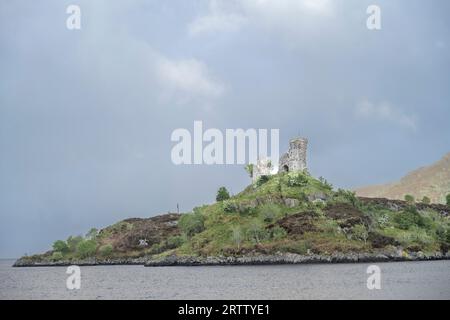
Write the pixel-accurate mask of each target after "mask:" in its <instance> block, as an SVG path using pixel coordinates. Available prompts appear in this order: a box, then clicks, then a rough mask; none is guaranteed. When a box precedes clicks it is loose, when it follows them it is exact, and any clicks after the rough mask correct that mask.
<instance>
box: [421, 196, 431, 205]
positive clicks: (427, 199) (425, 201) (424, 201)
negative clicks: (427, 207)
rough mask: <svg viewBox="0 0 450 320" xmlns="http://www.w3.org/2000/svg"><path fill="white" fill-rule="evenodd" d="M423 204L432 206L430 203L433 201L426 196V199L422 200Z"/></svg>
mask: <svg viewBox="0 0 450 320" xmlns="http://www.w3.org/2000/svg"><path fill="white" fill-rule="evenodd" d="M422 203H423V204H430V203H431V199H430V198H428V197H427V196H424V197H423V198H422Z"/></svg>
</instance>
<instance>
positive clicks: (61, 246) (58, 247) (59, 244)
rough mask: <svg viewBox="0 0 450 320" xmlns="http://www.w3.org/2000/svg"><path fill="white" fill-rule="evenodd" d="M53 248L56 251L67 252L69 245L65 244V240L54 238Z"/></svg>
mask: <svg viewBox="0 0 450 320" xmlns="http://www.w3.org/2000/svg"><path fill="white" fill-rule="evenodd" d="M53 250H54V251H58V252H59V253H61V254H62V253H67V252H69V246H68V245H67V242H65V241H62V240H56V241H55V242H54V243H53Z"/></svg>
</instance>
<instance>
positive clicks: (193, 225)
mask: <svg viewBox="0 0 450 320" xmlns="http://www.w3.org/2000/svg"><path fill="white" fill-rule="evenodd" d="M204 223H205V218H204V217H203V215H202V214H201V213H188V214H183V215H182V216H181V218H180V220H179V221H178V226H179V227H180V228H181V231H183V232H184V234H185V235H186V236H188V237H192V236H193V235H194V234H196V233H199V232H202V231H203V230H205V224H204Z"/></svg>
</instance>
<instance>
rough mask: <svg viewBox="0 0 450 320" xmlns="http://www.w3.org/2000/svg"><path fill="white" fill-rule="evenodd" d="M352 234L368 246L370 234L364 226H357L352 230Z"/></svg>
mask: <svg viewBox="0 0 450 320" xmlns="http://www.w3.org/2000/svg"><path fill="white" fill-rule="evenodd" d="M352 234H353V235H354V236H355V238H357V239H359V240H362V241H364V243H365V244H367V239H368V238H369V232H368V231H367V229H366V227H365V226H363V225H362V224H357V225H356V226H354V227H353V228H352Z"/></svg>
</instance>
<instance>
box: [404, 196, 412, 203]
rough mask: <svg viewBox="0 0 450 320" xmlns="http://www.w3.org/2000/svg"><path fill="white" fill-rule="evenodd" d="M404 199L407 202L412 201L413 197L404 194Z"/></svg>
mask: <svg viewBox="0 0 450 320" xmlns="http://www.w3.org/2000/svg"><path fill="white" fill-rule="evenodd" d="M405 201H406V202H408V203H414V197H413V196H412V195H410V194H407V195H405Z"/></svg>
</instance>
